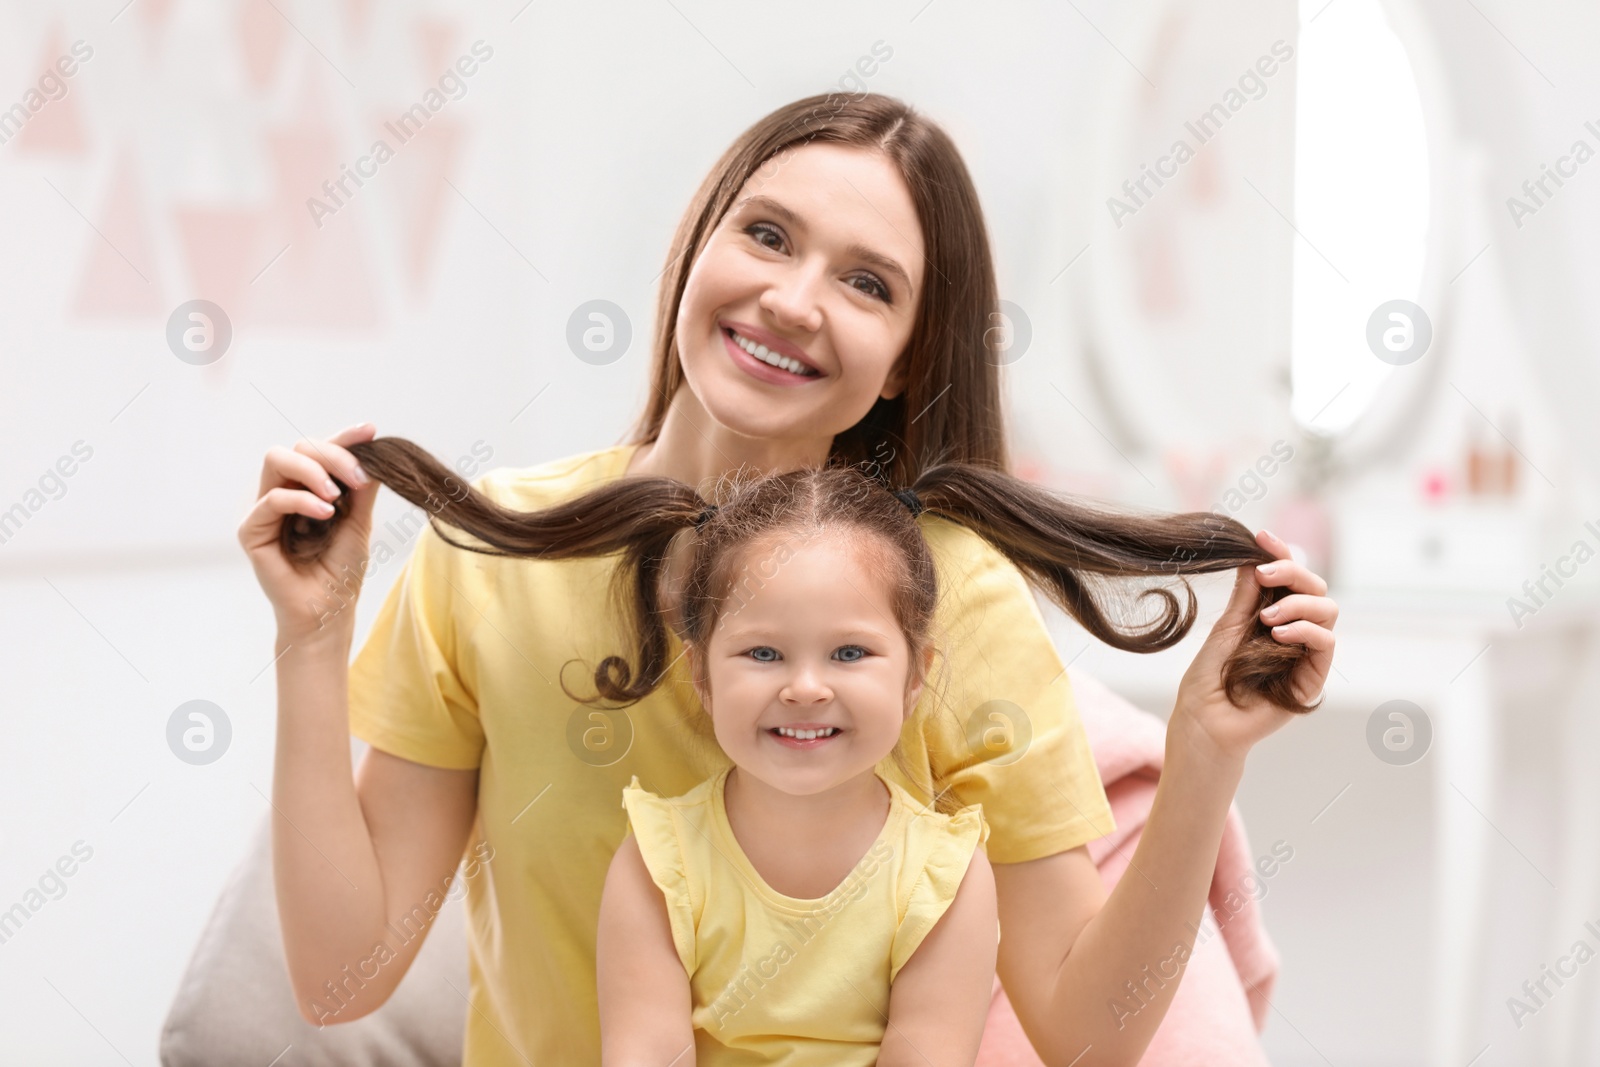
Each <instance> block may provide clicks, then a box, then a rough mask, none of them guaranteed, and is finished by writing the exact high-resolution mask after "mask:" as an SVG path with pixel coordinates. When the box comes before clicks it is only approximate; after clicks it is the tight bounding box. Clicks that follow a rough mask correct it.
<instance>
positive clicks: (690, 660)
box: [683, 645, 711, 711]
mask: <svg viewBox="0 0 1600 1067" xmlns="http://www.w3.org/2000/svg"><path fill="white" fill-rule="evenodd" d="M683 659H684V662H685V663H686V664H688V667H689V680H690V681H691V682H692V683H693V685H694V695H695V696H696V697H698V698H699V699H700V706H701V707H703V708H705V709H706V710H707V711H710V710H711V693H710V691H709V690H707V689H705V688H703V687H702V686H701V684H700V670H701V667H702V666H703V664H702V662H701V660H700V653H699V652H697V651H696V650H695V648H694V646H693V645H689V646H686V647H685V648H684V650H683Z"/></svg>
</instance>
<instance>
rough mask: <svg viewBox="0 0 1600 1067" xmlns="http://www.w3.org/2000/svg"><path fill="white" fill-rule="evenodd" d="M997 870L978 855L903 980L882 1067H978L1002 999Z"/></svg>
mask: <svg viewBox="0 0 1600 1067" xmlns="http://www.w3.org/2000/svg"><path fill="white" fill-rule="evenodd" d="M995 907H996V905H995V884H994V870H993V868H991V867H990V865H989V858H988V857H987V856H986V855H984V852H983V850H982V849H981V848H980V849H977V850H976V851H974V852H973V854H972V861H971V862H970V863H969V864H968V865H967V873H966V877H964V878H962V880H961V888H960V889H958V890H957V891H956V896H955V899H954V900H952V901H951V902H950V907H949V908H947V909H946V910H945V913H944V914H943V915H942V916H940V917H939V921H938V922H937V923H935V924H934V927H933V929H932V930H929V931H928V935H927V937H925V938H923V941H922V944H920V945H918V946H917V950H916V951H915V952H913V953H912V954H911V958H910V959H909V960H907V961H906V962H905V965H904V966H903V967H901V968H900V973H899V974H897V975H895V979H894V986H893V987H892V988H891V989H890V990H889V1025H888V1029H887V1030H886V1031H885V1033H884V1035H883V1045H882V1047H881V1048H880V1049H879V1051H878V1067H972V1064H973V1063H974V1062H975V1061H976V1060H977V1058H978V1046H979V1045H980V1044H981V1043H982V1042H983V1027H984V1023H985V1022H987V1021H988V1018H989V1004H990V1002H991V1000H992V999H993V994H994V973H995V952H996V947H997V946H996V941H997V940H998V934H999V931H998V930H997V928H996V925H995V924H996V918H997V916H996V911H995Z"/></svg>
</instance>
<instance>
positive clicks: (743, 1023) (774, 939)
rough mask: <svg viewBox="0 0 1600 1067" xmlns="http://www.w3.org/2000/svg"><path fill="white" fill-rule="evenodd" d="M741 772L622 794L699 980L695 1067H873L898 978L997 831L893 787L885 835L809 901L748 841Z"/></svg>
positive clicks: (968, 814) (972, 813)
mask: <svg viewBox="0 0 1600 1067" xmlns="http://www.w3.org/2000/svg"><path fill="white" fill-rule="evenodd" d="M729 769H730V768H724V769H723V770H721V771H719V772H718V773H717V774H716V775H715V776H714V777H712V778H711V779H709V780H708V781H705V782H702V783H701V784H699V785H697V786H695V787H694V788H693V789H691V790H690V791H689V792H687V793H685V794H684V795H683V796H681V797H676V798H672V799H662V798H661V797H658V796H656V795H655V794H653V793H650V792H647V791H646V790H644V789H642V788H640V787H639V779H638V778H637V777H636V778H634V779H633V782H632V784H631V785H630V787H629V788H627V789H624V790H623V791H622V800H623V806H624V807H625V808H626V809H627V812H628V819H629V823H630V825H631V826H632V829H633V834H634V836H635V838H636V839H637V840H638V842H639V852H640V854H641V855H642V856H643V857H644V862H645V866H646V867H647V868H649V870H650V877H651V879H652V880H653V881H654V882H655V884H656V886H657V887H658V888H659V889H660V890H661V893H662V896H663V897H664V898H665V899H666V902H667V915H668V917H669V919H670V920H671V924H672V940H673V944H674V946H675V947H676V948H677V950H678V958H679V959H680V960H681V961H682V962H683V968H684V971H685V972H686V973H687V974H688V975H689V988H690V993H691V997H692V1002H693V1005H694V1007H693V1012H692V1015H691V1018H692V1021H693V1024H694V1028H695V1031H694V1038H695V1064H696V1067H758V1065H766V1064H777V1063H781V1064H784V1065H786V1067H873V1064H875V1063H877V1062H878V1048H879V1046H880V1045H881V1044H882V1043H883V1034H884V1030H885V1029H886V1022H887V1019H888V1017H889V987H890V983H892V982H893V981H894V979H895V976H896V975H898V974H899V973H900V968H901V967H903V966H905V963H906V961H907V960H909V959H910V958H911V954H912V953H914V952H915V951H916V950H917V946H918V945H920V944H921V943H922V940H923V938H924V937H926V936H927V934H928V931H929V930H931V929H933V926H934V924H935V923H937V922H938V921H939V918H940V917H941V916H942V915H944V913H945V911H946V910H947V909H948V908H949V907H950V902H951V901H952V900H954V899H955V895H956V890H957V889H958V888H959V887H960V885H961V880H962V878H963V877H965V875H966V873H967V866H968V864H969V863H970V862H971V860H972V853H973V850H974V849H976V848H978V847H980V846H981V845H982V844H983V843H984V841H985V840H987V838H988V836H989V828H988V826H987V825H986V824H985V823H984V821H983V812H982V808H981V806H973V807H970V808H964V809H962V810H961V811H959V812H956V813H955V814H953V815H943V814H940V813H939V812H937V811H934V810H932V809H931V808H929V807H928V806H927V805H925V804H921V803H918V802H917V801H916V800H914V799H913V798H912V797H911V795H910V794H908V793H907V792H906V791H905V790H904V789H902V788H901V787H900V786H898V785H896V784H895V783H894V782H891V781H888V780H887V779H884V784H885V785H887V786H888V788H889V814H888V818H887V819H885V820H884V824H883V829H882V830H881V831H879V833H878V837H877V839H876V840H874V841H873V843H872V845H871V847H869V848H868V849H867V851H866V852H865V853H863V854H862V856H861V859H860V861H859V862H857V863H856V865H855V867H854V868H853V869H852V870H851V871H850V873H849V874H848V875H846V876H845V878H844V880H843V881H841V882H840V883H839V884H838V885H837V886H836V887H834V889H833V891H832V892H830V893H828V894H827V895H826V896H823V897H818V898H816V899H814V900H805V899H800V898H797V897H791V896H786V895H784V894H782V893H779V892H778V891H777V890H775V889H773V888H772V887H771V886H769V885H768V884H767V883H766V880H765V879H763V878H762V877H761V874H760V872H758V871H757V870H756V869H755V866H754V864H752V863H751V862H750V859H749V857H748V856H746V855H745V852H744V850H743V849H742V848H741V847H740V846H739V841H738V839H737V838H736V837H734V834H733V827H732V826H731V825H730V824H729V821H728V811H727V808H726V807H725V806H724V794H723V785H724V783H725V782H726V781H727V778H728V770H729ZM879 778H880V779H882V778H883V776H882V775H881V774H880V775H879ZM996 937H997V938H998V929H997V931H996Z"/></svg>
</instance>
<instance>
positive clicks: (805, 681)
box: [778, 663, 833, 706]
mask: <svg viewBox="0 0 1600 1067" xmlns="http://www.w3.org/2000/svg"><path fill="white" fill-rule="evenodd" d="M778 697H779V699H781V700H782V701H783V702H784V703H785V704H793V705H796V706H807V705H813V704H826V703H828V702H829V701H830V700H832V699H833V687H832V686H830V685H828V683H827V682H826V681H824V680H823V678H822V675H821V673H820V672H819V671H818V670H817V669H816V668H815V667H813V666H811V665H810V664H808V663H800V664H796V666H795V668H794V670H793V671H791V672H790V673H789V676H788V678H786V679H785V680H784V683H783V688H782V689H780V690H779V691H778Z"/></svg>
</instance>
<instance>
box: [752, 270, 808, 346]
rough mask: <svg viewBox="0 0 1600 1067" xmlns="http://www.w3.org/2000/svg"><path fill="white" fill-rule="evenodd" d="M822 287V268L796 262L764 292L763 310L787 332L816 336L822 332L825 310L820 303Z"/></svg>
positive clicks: (762, 299) (780, 274) (762, 296)
mask: <svg viewBox="0 0 1600 1067" xmlns="http://www.w3.org/2000/svg"><path fill="white" fill-rule="evenodd" d="M821 283H822V265H821V264H818V265H816V266H807V265H806V264H804V263H801V262H796V263H795V264H794V265H793V266H791V267H790V268H789V269H787V270H784V271H781V272H780V273H779V275H778V276H777V277H776V278H774V279H773V280H772V282H771V283H770V284H769V285H768V286H767V287H766V288H765V289H764V290H762V293H761V300H760V303H761V307H762V308H763V309H764V310H765V311H766V312H767V313H768V314H769V315H771V316H772V318H773V320H774V321H775V322H777V323H778V325H780V326H782V327H784V328H785V329H790V330H804V331H806V332H807V333H815V332H816V331H817V330H819V329H821V328H822V307H821V305H819V304H818V302H817V287H818V286H819V285H821Z"/></svg>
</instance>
